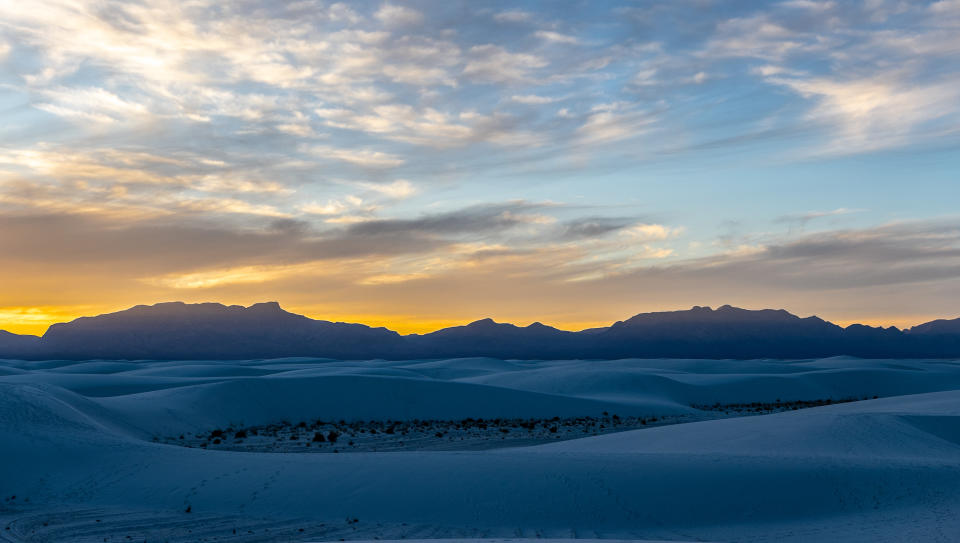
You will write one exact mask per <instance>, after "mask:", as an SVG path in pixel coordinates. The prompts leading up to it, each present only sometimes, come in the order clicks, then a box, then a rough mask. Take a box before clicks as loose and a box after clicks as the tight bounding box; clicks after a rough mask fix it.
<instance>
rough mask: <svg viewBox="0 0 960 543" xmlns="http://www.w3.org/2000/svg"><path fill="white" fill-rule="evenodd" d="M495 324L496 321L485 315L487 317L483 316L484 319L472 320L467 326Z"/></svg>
mask: <svg viewBox="0 0 960 543" xmlns="http://www.w3.org/2000/svg"><path fill="white" fill-rule="evenodd" d="M496 324H497V323H496V322H495V321H494V320H493V319H491V318H490V317H487V318H485V319H480V320H478V321H473V322H471V323H470V324H468V325H467V326H473V327H480V326H496Z"/></svg>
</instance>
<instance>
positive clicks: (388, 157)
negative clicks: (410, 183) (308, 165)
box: [308, 145, 406, 169]
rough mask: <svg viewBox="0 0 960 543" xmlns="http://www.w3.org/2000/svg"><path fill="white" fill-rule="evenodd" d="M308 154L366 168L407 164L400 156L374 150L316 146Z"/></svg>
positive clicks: (385, 167) (393, 166) (384, 167)
mask: <svg viewBox="0 0 960 543" xmlns="http://www.w3.org/2000/svg"><path fill="white" fill-rule="evenodd" d="M308 152H309V153H310V154H311V155H313V156H314V157H317V158H327V159H333V160H340V161H342V162H348V163H350V164H355V165H357V166H362V167H365V168H377V169H388V168H396V167H398V166H402V165H403V164H404V163H405V162H406V160H404V159H403V157H401V156H400V155H395V154H391V153H385V152H383V151H374V150H372V149H340V148H337V147H332V146H329V145H315V146H313V147H310V148H309V149H308Z"/></svg>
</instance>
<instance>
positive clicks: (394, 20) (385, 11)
mask: <svg viewBox="0 0 960 543" xmlns="http://www.w3.org/2000/svg"><path fill="white" fill-rule="evenodd" d="M374 17H376V18H377V19H379V20H380V22H382V23H383V24H385V25H387V26H399V25H413V24H417V23H420V22H421V21H423V14H422V13H420V12H419V11H417V10H415V9H412V8H408V7H406V6H398V5H395V4H383V5H382V6H380V9H378V10H377V12H376V13H375V14H374Z"/></svg>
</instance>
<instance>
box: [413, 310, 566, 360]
mask: <svg viewBox="0 0 960 543" xmlns="http://www.w3.org/2000/svg"><path fill="white" fill-rule="evenodd" d="M406 340H407V344H408V346H407V348H408V349H409V350H408V352H409V353H410V354H411V355H414V356H418V357H429V358H437V357H444V358H449V357H459V356H489V357H494V358H564V357H567V356H570V355H571V352H576V350H578V349H579V343H580V338H579V336H578V334H577V333H575V332H567V331H564V330H558V329H556V328H553V327H552V326H546V325H544V324H541V323H539V322H535V323H533V324H531V325H529V326H526V327H520V326H515V325H513V324H507V323H498V322H494V321H493V319H482V320H478V321H475V322H471V323H470V324H468V325H466V326H454V327H451V328H444V329H443V330H437V331H436V332H431V333H429V334H424V335H422V336H421V335H415V334H414V335H409V336H407V337H406Z"/></svg>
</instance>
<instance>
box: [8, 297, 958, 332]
mask: <svg viewBox="0 0 960 543" xmlns="http://www.w3.org/2000/svg"><path fill="white" fill-rule="evenodd" d="M163 304H182V305H204V304H213V305H220V306H223V307H242V308H244V309H249V308H251V307H254V306H257V305H264V304H275V305H276V306H277V307H279V308H280V309H281V310H283V311H286V312H287V313H293V314H296V315H300V316H303V317H307V318H309V319H312V320H317V321H327V322H336V323H346V324H360V325H363V326H368V327H370V328H385V329H387V330H390V331H392V332H396V333H397V334H399V335H401V336H409V335H425V334H430V333H433V332H437V331H440V330H444V329H447V328H454V327H459V326H467V325H469V324H472V323H475V322H478V321H482V320H487V319H489V320H492V321H493V322H495V323H497V324H509V325H513V326H517V327H520V328H524V327H527V326H530V325H532V324H534V323H540V324H542V325H545V326H549V327H551V328H555V329H557V330H560V331H564V332H582V331H584V330H589V329H592V328H604V327H609V326H613V325H614V324H616V323H617V322H622V321H624V320H627V319H629V318H631V317H634V316H636V315H642V314H648V313H671V312H677V311H689V310H691V309H694V308H697V307H703V308H708V309H711V310H714V311H715V310H717V309H719V308H722V307H725V306H729V307H733V308H737V309H746V310H748V311H763V310H772V311H786V312H787V313H790V314H791V315H794V316H797V317H800V318H809V317H816V318H819V319H821V320H824V321H826V322H829V323H831V324H835V325H837V326H840V327H841V328H848V327H850V326H853V325H857V324H859V325H863V326H870V327H874V328H884V329H887V328H896V329H898V330H901V331H904V330H908V329H910V328H913V327H915V326H919V325H921V324H925V323H928V322H933V321H936V320H950V319H953V318H958V317H943V316H937V317H932V318H931V317H927V319H928V320H923V321H921V322H915V321H911V322H913V324H911V325H902V324H903V322H904V321H900V323H901V325H897V324H889V322H890V320H886V321H880V320H878V319H858V320H846V319H843V320H835V321H834V320H831V319H828V318H824V317H821V316H819V315H816V314H811V315H807V316H801V315H798V314H796V313H793V312H792V311H790V310H788V309H785V308H772V307H764V308H760V309H751V308H745V307H741V306H736V305H733V304H721V305H719V306H710V305H693V306H690V307H683V308H679V309H656V310H651V311H641V312H638V313H633V314H631V315H629V316H627V317H624V318H622V319H618V320H614V321H605V320H604V321H601V320H597V321H577V322H571V321H568V322H567V323H565V324H556V325H554V324H550V323H548V322H544V320H543V319H536V318H534V319H531V320H529V322H528V323H527V324H518V322H520V323H524V322H527V319H521V320H519V321H514V322H511V321H509V320H497V319H496V318H493V317H480V318H460V319H457V318H453V319H437V318H434V319H421V320H420V321H419V322H420V323H423V324H424V325H427V326H429V327H425V326H423V325H421V326H409V325H407V326H404V325H403V324H402V323H403V322H404V319H392V320H391V319H389V318H385V317H388V316H384V317H379V318H377V317H373V316H370V315H367V316H361V315H357V317H358V318H357V319H351V320H343V319H338V318H324V317H322V316H318V315H317V314H315V313H313V314H311V312H309V311H305V312H301V311H302V310H299V309H296V308H291V309H286V308H284V306H283V305H282V304H281V303H280V302H278V301H276V300H269V301H264V302H253V303H250V305H243V304H230V303H223V302H216V301H205V302H184V301H182V300H169V301H161V302H154V303H152V304H134V305H130V306H126V307H124V308H122V309H117V310H114V311H106V312H102V313H96V314H92V313H91V314H84V315H76V316H66V315H62V316H63V317H65V318H64V319H63V320H57V321H53V320H50V321H47V324H46V326H45V327H44V329H43V332H41V333H25V332H16V331H12V330H11V328H12V329H14V330H15V329H17V328H26V327H30V326H34V327H37V326H43V325H37V324H33V325H31V324H24V325H22V326H13V327H11V326H10V325H9V323H7V324H4V325H0V331H4V332H7V333H11V334H16V335H21V336H35V337H43V335H44V334H46V333H47V331H49V329H50V327H52V326H54V325H56V324H66V323H70V322H73V321H75V320H77V319H81V318H93V317H100V316H104V315H111V314H115V313H121V312H124V311H128V310H131V309H134V308H137V307H155V306H157V305H163ZM30 309H33V308H30ZM31 317H32V318H33V319H34V320H37V319H36V314H32V315H31ZM365 317H366V318H365ZM370 317H373V318H370ZM406 322H407V323H413V322H416V321H411V320H407V321H406ZM884 322H886V324H885V323H884ZM397 324H399V326H396V325H397ZM571 324H574V325H577V326H575V327H573V328H570V327H569V326H570V325H571ZM413 330H416V331H413Z"/></svg>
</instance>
